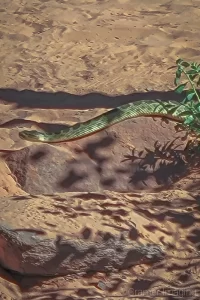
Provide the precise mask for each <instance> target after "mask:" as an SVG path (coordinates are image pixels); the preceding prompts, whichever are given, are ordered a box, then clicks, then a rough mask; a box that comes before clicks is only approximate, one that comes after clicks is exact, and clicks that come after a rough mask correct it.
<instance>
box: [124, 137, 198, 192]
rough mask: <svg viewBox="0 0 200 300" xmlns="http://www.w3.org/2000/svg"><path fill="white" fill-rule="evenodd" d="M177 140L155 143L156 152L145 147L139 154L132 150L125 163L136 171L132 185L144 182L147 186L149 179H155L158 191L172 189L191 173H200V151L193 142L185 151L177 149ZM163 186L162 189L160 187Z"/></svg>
mask: <svg viewBox="0 0 200 300" xmlns="http://www.w3.org/2000/svg"><path fill="white" fill-rule="evenodd" d="M175 141H176V139H174V140H173V141H169V142H167V143H165V144H164V145H161V144H159V142H158V141H157V142H155V144H154V150H150V149H148V148H146V147H145V150H143V151H140V152H137V151H136V150H135V149H133V150H132V153H131V154H130V155H125V158H124V160H123V162H125V161H130V162H131V164H132V165H133V169H135V165H137V166H138V167H137V169H136V171H134V173H133V175H132V176H131V177H130V181H129V183H130V184H133V185H134V184H136V183H137V182H142V183H143V184H144V185H147V184H146V182H145V181H146V180H148V178H149V177H152V176H153V177H154V178H155V180H156V183H157V185H158V187H157V188H155V190H156V191H159V190H162V189H163V186H164V187H165V188H169V187H172V184H173V183H175V182H177V181H179V180H180V179H181V178H184V177H185V176H188V175H189V174H191V173H194V172H198V170H199V167H200V156H199V153H200V149H199V147H198V145H195V144H194V143H192V142H189V143H188V146H187V147H186V149H184V150H180V149H177V148H178V147H179V146H180V145H177V146H175V145H174V143H175ZM159 186H161V187H159Z"/></svg>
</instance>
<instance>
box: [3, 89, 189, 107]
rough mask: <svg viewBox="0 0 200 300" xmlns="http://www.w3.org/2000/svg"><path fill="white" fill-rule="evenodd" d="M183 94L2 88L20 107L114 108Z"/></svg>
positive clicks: (7, 98) (171, 98) (172, 92)
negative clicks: (116, 93) (107, 93)
mask: <svg viewBox="0 0 200 300" xmlns="http://www.w3.org/2000/svg"><path fill="white" fill-rule="evenodd" d="M183 98H184V95H183V94H182V95H181V96H180V95H179V94H177V93H175V92H174V91H168V92H160V91H152V92H142V93H134V94H130V95H120V96H109V95H103V94H100V93H90V94H86V95H73V94H70V93H65V92H56V93H51V92H36V91H31V90H23V91H18V90H15V89H0V99H2V100H4V101H6V102H7V103H16V104H17V107H18V108H21V107H27V108H45V109H52V108H53V109H55V108H57V109H63V108H65V109H89V108H90V109H92V108H99V107H104V108H113V107H115V106H120V105H122V104H126V103H129V102H134V101H138V100H154V99H160V100H163V101H167V100H177V101H182V100H183Z"/></svg>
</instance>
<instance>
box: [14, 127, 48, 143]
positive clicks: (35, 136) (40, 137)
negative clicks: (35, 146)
mask: <svg viewBox="0 0 200 300" xmlns="http://www.w3.org/2000/svg"><path fill="white" fill-rule="evenodd" d="M19 136H20V138H21V139H23V140H27V141H31V142H45V140H46V139H45V134H44V133H43V132H39V131H36V130H30V131H29V130H23V131H21V132H19Z"/></svg>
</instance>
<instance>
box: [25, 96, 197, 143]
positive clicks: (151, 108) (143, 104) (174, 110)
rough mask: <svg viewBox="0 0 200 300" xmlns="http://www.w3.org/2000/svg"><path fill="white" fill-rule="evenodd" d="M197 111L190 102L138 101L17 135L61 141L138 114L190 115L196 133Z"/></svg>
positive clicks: (181, 120) (181, 119)
mask: <svg viewBox="0 0 200 300" xmlns="http://www.w3.org/2000/svg"><path fill="white" fill-rule="evenodd" d="M199 114H200V113H199V111H198V110H196V108H194V107H193V105H191V104H190V103H189V104H183V103H179V102H177V101H173V100H172V101H166V102H162V101H161V100H140V101H136V102H132V103H128V104H124V105H121V106H119V107H116V108H114V109H112V110H109V111H107V112H105V113H103V114H101V115H99V116H97V117H95V118H92V119H90V120H88V121H85V122H81V123H76V124H74V125H72V126H69V127H66V129H64V130H61V131H60V132H58V133H47V132H39V131H36V130H32V131H27V130H23V131H21V132H20V133H19V136H20V138H22V139H25V140H28V141H32V142H43V143H57V142H64V141H70V140H75V139H79V138H82V137H85V136H88V135H91V134H94V133H96V132H98V131H100V130H103V129H105V128H107V127H110V126H111V125H114V124H116V123H119V122H121V121H124V120H127V119H130V118H137V117H141V116H149V117H165V118H167V119H171V120H174V121H176V122H178V123H182V124H185V121H186V120H187V118H188V117H192V118H193V119H194V120H195V121H194V122H193V125H195V126H194V127H193V128H192V129H193V131H194V133H196V134H200V122H198V120H200V118H199Z"/></svg>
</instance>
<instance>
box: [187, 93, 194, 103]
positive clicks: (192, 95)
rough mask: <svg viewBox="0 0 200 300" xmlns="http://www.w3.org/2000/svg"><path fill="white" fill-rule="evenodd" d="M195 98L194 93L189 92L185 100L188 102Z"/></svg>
mask: <svg viewBox="0 0 200 300" xmlns="http://www.w3.org/2000/svg"><path fill="white" fill-rule="evenodd" d="M194 96H195V93H194V92H191V93H188V94H187V96H186V98H187V100H188V101H190V100H192V98H193V97H194Z"/></svg>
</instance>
